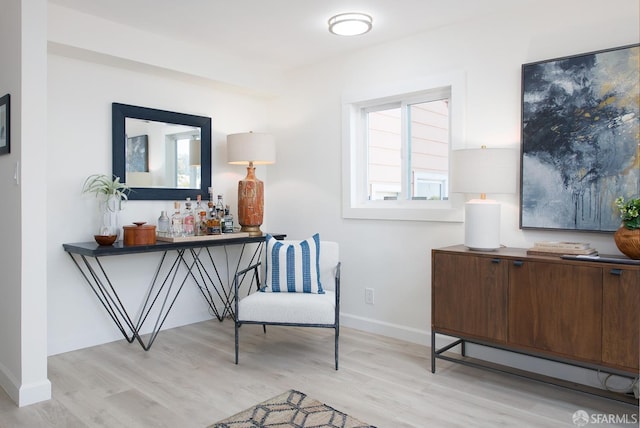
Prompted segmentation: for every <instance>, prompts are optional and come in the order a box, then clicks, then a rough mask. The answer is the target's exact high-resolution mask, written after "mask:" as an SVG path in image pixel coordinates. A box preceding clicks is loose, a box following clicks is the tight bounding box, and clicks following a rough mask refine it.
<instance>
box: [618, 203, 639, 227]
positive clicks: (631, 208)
mask: <svg viewBox="0 0 640 428" xmlns="http://www.w3.org/2000/svg"><path fill="white" fill-rule="evenodd" d="M615 204H616V207H617V208H618V210H619V211H620V218H621V219H622V224H623V225H624V227H626V228H627V229H629V230H635V229H640V198H632V199H629V200H628V201H626V202H625V200H624V198H623V197H622V196H620V197H619V198H617V199H616V201H615Z"/></svg>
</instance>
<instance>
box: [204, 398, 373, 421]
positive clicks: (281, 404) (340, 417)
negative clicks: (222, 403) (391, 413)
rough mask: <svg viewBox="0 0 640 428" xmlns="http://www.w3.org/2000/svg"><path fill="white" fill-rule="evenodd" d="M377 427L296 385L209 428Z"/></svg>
mask: <svg viewBox="0 0 640 428" xmlns="http://www.w3.org/2000/svg"><path fill="white" fill-rule="evenodd" d="M240 427H242V428H268V427H278V428H285V427H293V428H310V427H316V428H321V427H337V428H375V427H374V426H373V425H369V424H366V423H364V422H361V421H359V420H357V419H355V418H352V417H351V416H349V415H347V414H345V413H342V412H340V411H338V410H336V409H334V408H332V407H329V406H327V405H326V404H322V403H321V402H319V401H318V400H314V399H313V398H309V397H307V395H306V394H303V393H302V392H298V391H294V390H293V389H292V390H290V391H288V392H285V393H284V394H281V395H278V396H277V397H274V398H272V399H270V400H267V401H264V402H262V403H260V404H257V405H255V406H253V407H251V408H250V409H247V410H244V411H242V412H240V413H238V414H236V415H233V416H231V417H230V418H227V419H225V420H223V421H220V422H217V423H215V424H213V425H210V426H209V428H240Z"/></svg>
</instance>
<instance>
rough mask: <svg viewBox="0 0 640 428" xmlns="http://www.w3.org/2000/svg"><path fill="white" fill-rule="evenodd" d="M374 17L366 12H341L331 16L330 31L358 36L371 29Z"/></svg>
mask: <svg viewBox="0 0 640 428" xmlns="http://www.w3.org/2000/svg"><path fill="white" fill-rule="evenodd" d="M372 25H373V19H372V18H371V16H369V15H367V14H364V13H356V12H349V13H340V14H338V15H335V16H332V17H331V18H329V32H330V33H333V34H337V35H338V36H358V35H360V34H364V33H367V32H369V31H370V30H371V27H372Z"/></svg>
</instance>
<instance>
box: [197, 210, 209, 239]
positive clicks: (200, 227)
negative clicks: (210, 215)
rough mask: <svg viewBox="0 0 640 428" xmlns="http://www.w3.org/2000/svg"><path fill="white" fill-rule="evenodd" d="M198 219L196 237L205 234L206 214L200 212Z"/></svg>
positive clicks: (203, 211)
mask: <svg viewBox="0 0 640 428" xmlns="http://www.w3.org/2000/svg"><path fill="white" fill-rule="evenodd" d="M199 217H200V221H199V222H198V236H205V235H206V234H207V212H206V211H205V210H202V211H200V216H199Z"/></svg>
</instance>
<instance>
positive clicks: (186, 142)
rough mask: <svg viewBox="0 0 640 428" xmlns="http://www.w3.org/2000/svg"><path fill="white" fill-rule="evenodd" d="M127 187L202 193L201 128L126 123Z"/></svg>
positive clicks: (131, 121) (144, 121)
mask: <svg viewBox="0 0 640 428" xmlns="http://www.w3.org/2000/svg"><path fill="white" fill-rule="evenodd" d="M125 130H126V138H127V146H126V149H125V162H126V168H125V172H126V174H125V183H127V184H128V185H129V186H132V187H159V188H167V187H168V188H177V189H199V188H200V186H201V165H200V163H201V156H200V145H201V139H200V132H201V131H200V128H199V127H193V126H186V125H179V124H172V123H164V122H156V121H152V120H141V119H134V118H130V117H128V118H126V119H125Z"/></svg>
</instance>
